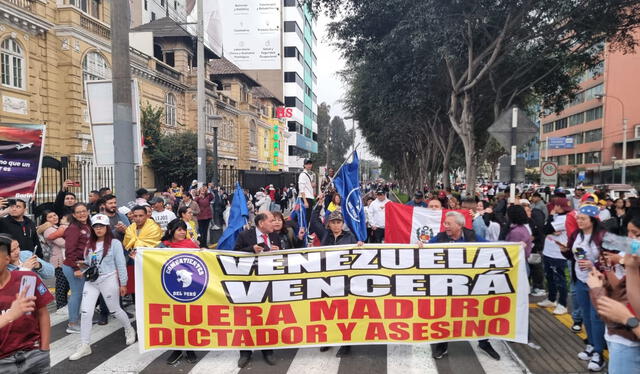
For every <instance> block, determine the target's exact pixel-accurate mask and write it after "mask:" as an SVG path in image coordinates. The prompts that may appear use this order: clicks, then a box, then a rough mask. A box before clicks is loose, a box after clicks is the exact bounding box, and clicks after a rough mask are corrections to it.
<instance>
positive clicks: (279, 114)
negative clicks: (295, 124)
mask: <svg viewBox="0 0 640 374" xmlns="http://www.w3.org/2000/svg"><path fill="white" fill-rule="evenodd" d="M291 117H293V108H287V107H284V106H279V107H277V108H276V118H291Z"/></svg>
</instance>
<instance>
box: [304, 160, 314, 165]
mask: <svg viewBox="0 0 640 374" xmlns="http://www.w3.org/2000/svg"><path fill="white" fill-rule="evenodd" d="M304 164H305V165H309V164H313V161H311V159H310V158H305V159H304Z"/></svg>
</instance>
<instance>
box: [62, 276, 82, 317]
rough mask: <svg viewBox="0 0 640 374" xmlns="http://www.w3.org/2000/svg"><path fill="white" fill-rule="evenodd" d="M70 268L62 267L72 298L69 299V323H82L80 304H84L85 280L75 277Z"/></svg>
mask: <svg viewBox="0 0 640 374" xmlns="http://www.w3.org/2000/svg"><path fill="white" fill-rule="evenodd" d="M73 271H74V270H73V269H72V268H71V267H70V266H67V265H62V272H64V276H65V277H66V278H67V281H68V282H69V288H71V297H70V298H69V302H68V305H69V323H73V324H79V323H80V304H81V303H82V290H83V289H84V278H77V277H76V276H75V275H73Z"/></svg>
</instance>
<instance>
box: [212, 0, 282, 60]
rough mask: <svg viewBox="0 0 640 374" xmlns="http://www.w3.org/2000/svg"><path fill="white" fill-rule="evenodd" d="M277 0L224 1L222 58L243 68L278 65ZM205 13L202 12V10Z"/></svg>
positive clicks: (278, 30) (279, 26) (279, 21)
mask: <svg viewBox="0 0 640 374" xmlns="http://www.w3.org/2000/svg"><path fill="white" fill-rule="evenodd" d="M281 2H282V1H281V0H225V1H224V2H221V4H222V5H223V6H222V15H223V17H222V19H223V22H224V34H223V39H222V40H223V47H224V53H223V55H224V57H226V58H227V59H228V60H230V61H231V62H233V63H234V64H236V65H237V66H238V67H239V68H240V69H243V70H276V69H280V68H281V65H282V63H281V61H282V60H281V58H280V49H281V48H280V45H281V39H280V32H281V31H282V30H281V16H280V12H281ZM205 13H206V12H205Z"/></svg>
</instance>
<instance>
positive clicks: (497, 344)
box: [471, 340, 527, 374]
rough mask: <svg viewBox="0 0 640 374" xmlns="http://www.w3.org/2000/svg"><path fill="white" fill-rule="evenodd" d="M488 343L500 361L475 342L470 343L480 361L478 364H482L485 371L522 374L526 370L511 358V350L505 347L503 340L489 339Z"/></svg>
mask: <svg viewBox="0 0 640 374" xmlns="http://www.w3.org/2000/svg"><path fill="white" fill-rule="evenodd" d="M490 343H491V346H492V347H493V349H495V351H496V352H498V354H499V355H500V361H497V360H494V359H493V358H491V357H490V356H489V355H488V354H486V353H485V352H484V351H483V350H482V349H480V348H479V347H478V344H477V343H475V342H474V343H471V347H472V348H473V351H474V352H475V353H476V356H477V357H478V361H480V365H482V369H483V370H484V372H485V373H501V374H522V373H526V372H527V370H526V369H525V368H523V367H522V366H520V364H519V363H518V362H516V361H515V360H513V357H511V352H510V351H509V350H508V348H507V347H506V344H505V342H503V341H502V340H490Z"/></svg>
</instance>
